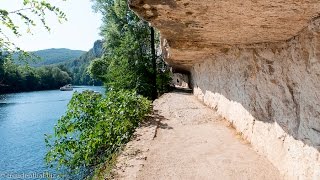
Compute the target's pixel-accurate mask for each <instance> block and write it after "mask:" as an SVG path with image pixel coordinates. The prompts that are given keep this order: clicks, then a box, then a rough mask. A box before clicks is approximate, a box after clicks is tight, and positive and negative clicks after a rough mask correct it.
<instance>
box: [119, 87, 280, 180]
mask: <svg viewBox="0 0 320 180" xmlns="http://www.w3.org/2000/svg"><path fill="white" fill-rule="evenodd" d="M154 109H155V112H156V113H155V115H154V117H153V118H151V119H150V120H149V121H147V123H146V124H144V125H143V126H142V127H141V128H139V129H138V130H137V133H136V135H135V138H134V139H133V140H132V141H131V142H129V143H128V145H127V146H126V148H125V150H124V151H123V152H122V154H121V155H120V156H119V158H118V162H117V165H116V168H115V170H114V174H115V176H114V178H115V179H146V180H149V179H166V180H167V179H182V180H186V179H201V180H203V179H217V180H221V179H257V180H261V179H266V180H270V179H272V180H274V179H281V177H280V175H279V172H278V171H277V170H276V169H275V167H273V166H272V164H271V163H270V162H268V160H266V159H265V158H264V157H262V156H259V155H258V154H257V153H256V152H255V151H254V150H253V149H252V148H251V147H250V145H249V144H248V143H246V142H244V141H243V140H241V138H239V137H238V136H237V134H236V133H235V130H233V129H232V128H228V126H227V123H226V121H225V120H223V119H222V118H221V117H219V116H218V115H217V114H216V113H215V111H213V110H211V109H209V108H207V107H206V106H204V105H203V104H202V103H200V102H199V101H198V100H197V99H196V98H195V97H194V96H192V95H191V94H186V93H181V92H173V93H168V94H165V95H163V96H162V97H161V98H159V99H158V100H156V101H155V102H154Z"/></svg>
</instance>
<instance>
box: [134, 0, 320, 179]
mask: <svg viewBox="0 0 320 180" xmlns="http://www.w3.org/2000/svg"><path fill="white" fill-rule="evenodd" d="M129 5H130V7H131V8H132V9H133V10H134V11H136V12H137V13H138V14H139V15H140V16H141V17H143V18H144V19H145V20H147V21H149V22H151V24H152V25H153V26H155V27H156V28H158V29H159V30H160V32H161V35H162V49H163V53H164V55H165V57H166V59H167V61H168V62H169V63H170V64H171V65H173V66H174V67H175V68H177V69H184V70H189V71H191V78H192V85H193V89H194V94H195V95H196V96H197V97H198V98H199V99H201V100H202V101H203V102H204V103H205V104H207V105H208V106H210V107H212V108H214V109H216V110H217V112H218V113H219V114H220V115H222V116H223V117H225V118H226V119H227V120H229V121H230V122H232V123H233V124H234V126H235V127H236V129H237V130H238V131H239V133H241V134H242V135H243V137H244V138H245V139H247V140H248V141H250V142H251V144H252V146H253V147H254V148H255V149H256V150H257V151H259V152H260V153H261V154H263V155H266V156H267V158H268V159H269V160H270V161H271V162H272V163H273V164H274V165H275V166H276V167H277V168H278V169H279V170H280V172H281V173H282V174H284V175H285V176H286V177H288V178H289V179H319V177H320V153H319V151H320V19H319V18H318V16H319V12H320V1H315V0H311V1H294V0H287V1H283V0H271V1H256V0H243V1H236V0H198V1H190V0H160V1H158V0H131V1H130V2H129ZM212 138H214V137H212Z"/></svg>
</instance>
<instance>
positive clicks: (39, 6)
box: [0, 0, 67, 52]
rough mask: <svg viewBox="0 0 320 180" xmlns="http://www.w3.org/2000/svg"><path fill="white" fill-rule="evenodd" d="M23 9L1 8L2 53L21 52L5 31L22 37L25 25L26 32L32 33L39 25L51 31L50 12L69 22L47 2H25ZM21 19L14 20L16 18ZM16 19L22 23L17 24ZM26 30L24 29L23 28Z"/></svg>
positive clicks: (38, 0)
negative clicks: (48, 19) (48, 22)
mask: <svg viewBox="0 0 320 180" xmlns="http://www.w3.org/2000/svg"><path fill="white" fill-rule="evenodd" d="M21 5H22V8H21V9H17V10H13V11H8V10H6V9H1V8H0V22H1V23H0V24H1V25H0V48H1V51H10V52H11V51H21V49H20V48H19V47H17V46H16V45H15V44H14V43H13V42H11V41H10V39H9V38H8V36H7V35H6V34H5V33H4V31H3V30H4V29H7V30H9V31H11V32H12V33H13V34H14V35H15V36H17V37H20V36H21V29H22V27H21V25H22V24H25V28H26V31H27V32H28V33H31V27H34V26H36V25H37V24H38V23H40V24H42V26H43V27H44V28H45V29H46V30H48V31H50V28H49V26H48V25H47V23H46V16H47V14H48V13H49V12H51V13H53V14H54V15H55V16H56V17H57V18H58V20H59V22H62V21H64V20H67V18H66V15H65V14H64V13H63V12H62V11H61V10H60V9H59V8H58V7H56V6H53V5H51V4H50V3H48V2H47V1H46V0H23V2H22V4H21ZM15 16H16V17H19V18H14V17H15ZM14 19H20V20H21V21H18V22H15V21H14ZM23 29H24V28H23Z"/></svg>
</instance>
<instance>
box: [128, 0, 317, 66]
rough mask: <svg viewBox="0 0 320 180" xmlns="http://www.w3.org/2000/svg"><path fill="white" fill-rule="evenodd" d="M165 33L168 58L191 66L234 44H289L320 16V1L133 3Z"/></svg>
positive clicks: (144, 0) (175, 0)
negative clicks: (313, 19) (289, 40)
mask: <svg viewBox="0 0 320 180" xmlns="http://www.w3.org/2000/svg"><path fill="white" fill-rule="evenodd" d="M129 6H130V8H131V9H133V10H134V11H136V12H137V13H138V15H140V16H141V17H142V18H144V19H145V20H147V21H149V22H150V23H151V24H152V25H153V26H155V27H156V28H157V29H158V30H160V32H161V35H162V37H163V38H164V39H166V41H165V42H166V43H165V44H166V45H165V46H166V47H167V48H166V49H167V50H168V53H167V55H168V56H167V59H168V60H171V62H172V63H174V65H175V66H179V67H185V68H190V67H191V66H192V65H193V63H194V62H198V61H199V60H202V59H206V58H207V57H210V56H211V55H212V54H214V53H216V52H219V51H224V50H225V48H228V47H229V46H230V45H234V44H254V43H261V42H275V41H282V40H288V39H290V38H292V37H293V36H295V35H297V34H298V32H299V31H301V30H302V29H303V28H305V27H307V26H308V23H309V22H310V20H311V19H312V18H314V17H317V16H318V14H319V12H320V10H319V9H320V1H317V0H310V1H297V0H286V1H285V0H271V1H266V0H263V1H258V0H241V1H239V0H199V1H191V0H130V1H129Z"/></svg>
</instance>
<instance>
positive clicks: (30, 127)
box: [0, 86, 104, 179]
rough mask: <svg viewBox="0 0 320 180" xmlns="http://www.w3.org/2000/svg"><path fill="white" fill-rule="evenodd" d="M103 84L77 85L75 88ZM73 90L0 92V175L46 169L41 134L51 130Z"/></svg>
mask: <svg viewBox="0 0 320 180" xmlns="http://www.w3.org/2000/svg"><path fill="white" fill-rule="evenodd" d="M83 90H94V91H98V92H101V93H104V88H103V87H92V86H80V87H77V88H74V91H78V92H79V91H83ZM74 91H59V90H50V91H36V92H25V93H13V94H4V95H0V179H9V178H8V175H10V176H11V175H14V176H17V177H19V176H21V175H26V176H28V175H30V174H31V173H39V174H41V173H43V172H45V171H48V169H47V168H46V166H45V163H44V159H43V158H44V155H45V153H46V147H45V142H44V134H52V133H53V127H54V125H55V124H56V123H57V120H58V119H59V118H60V117H61V116H62V115H63V114H64V113H65V111H66V109H67V104H68V102H69V100H70V99H71V97H72V94H73V92H74Z"/></svg>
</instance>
